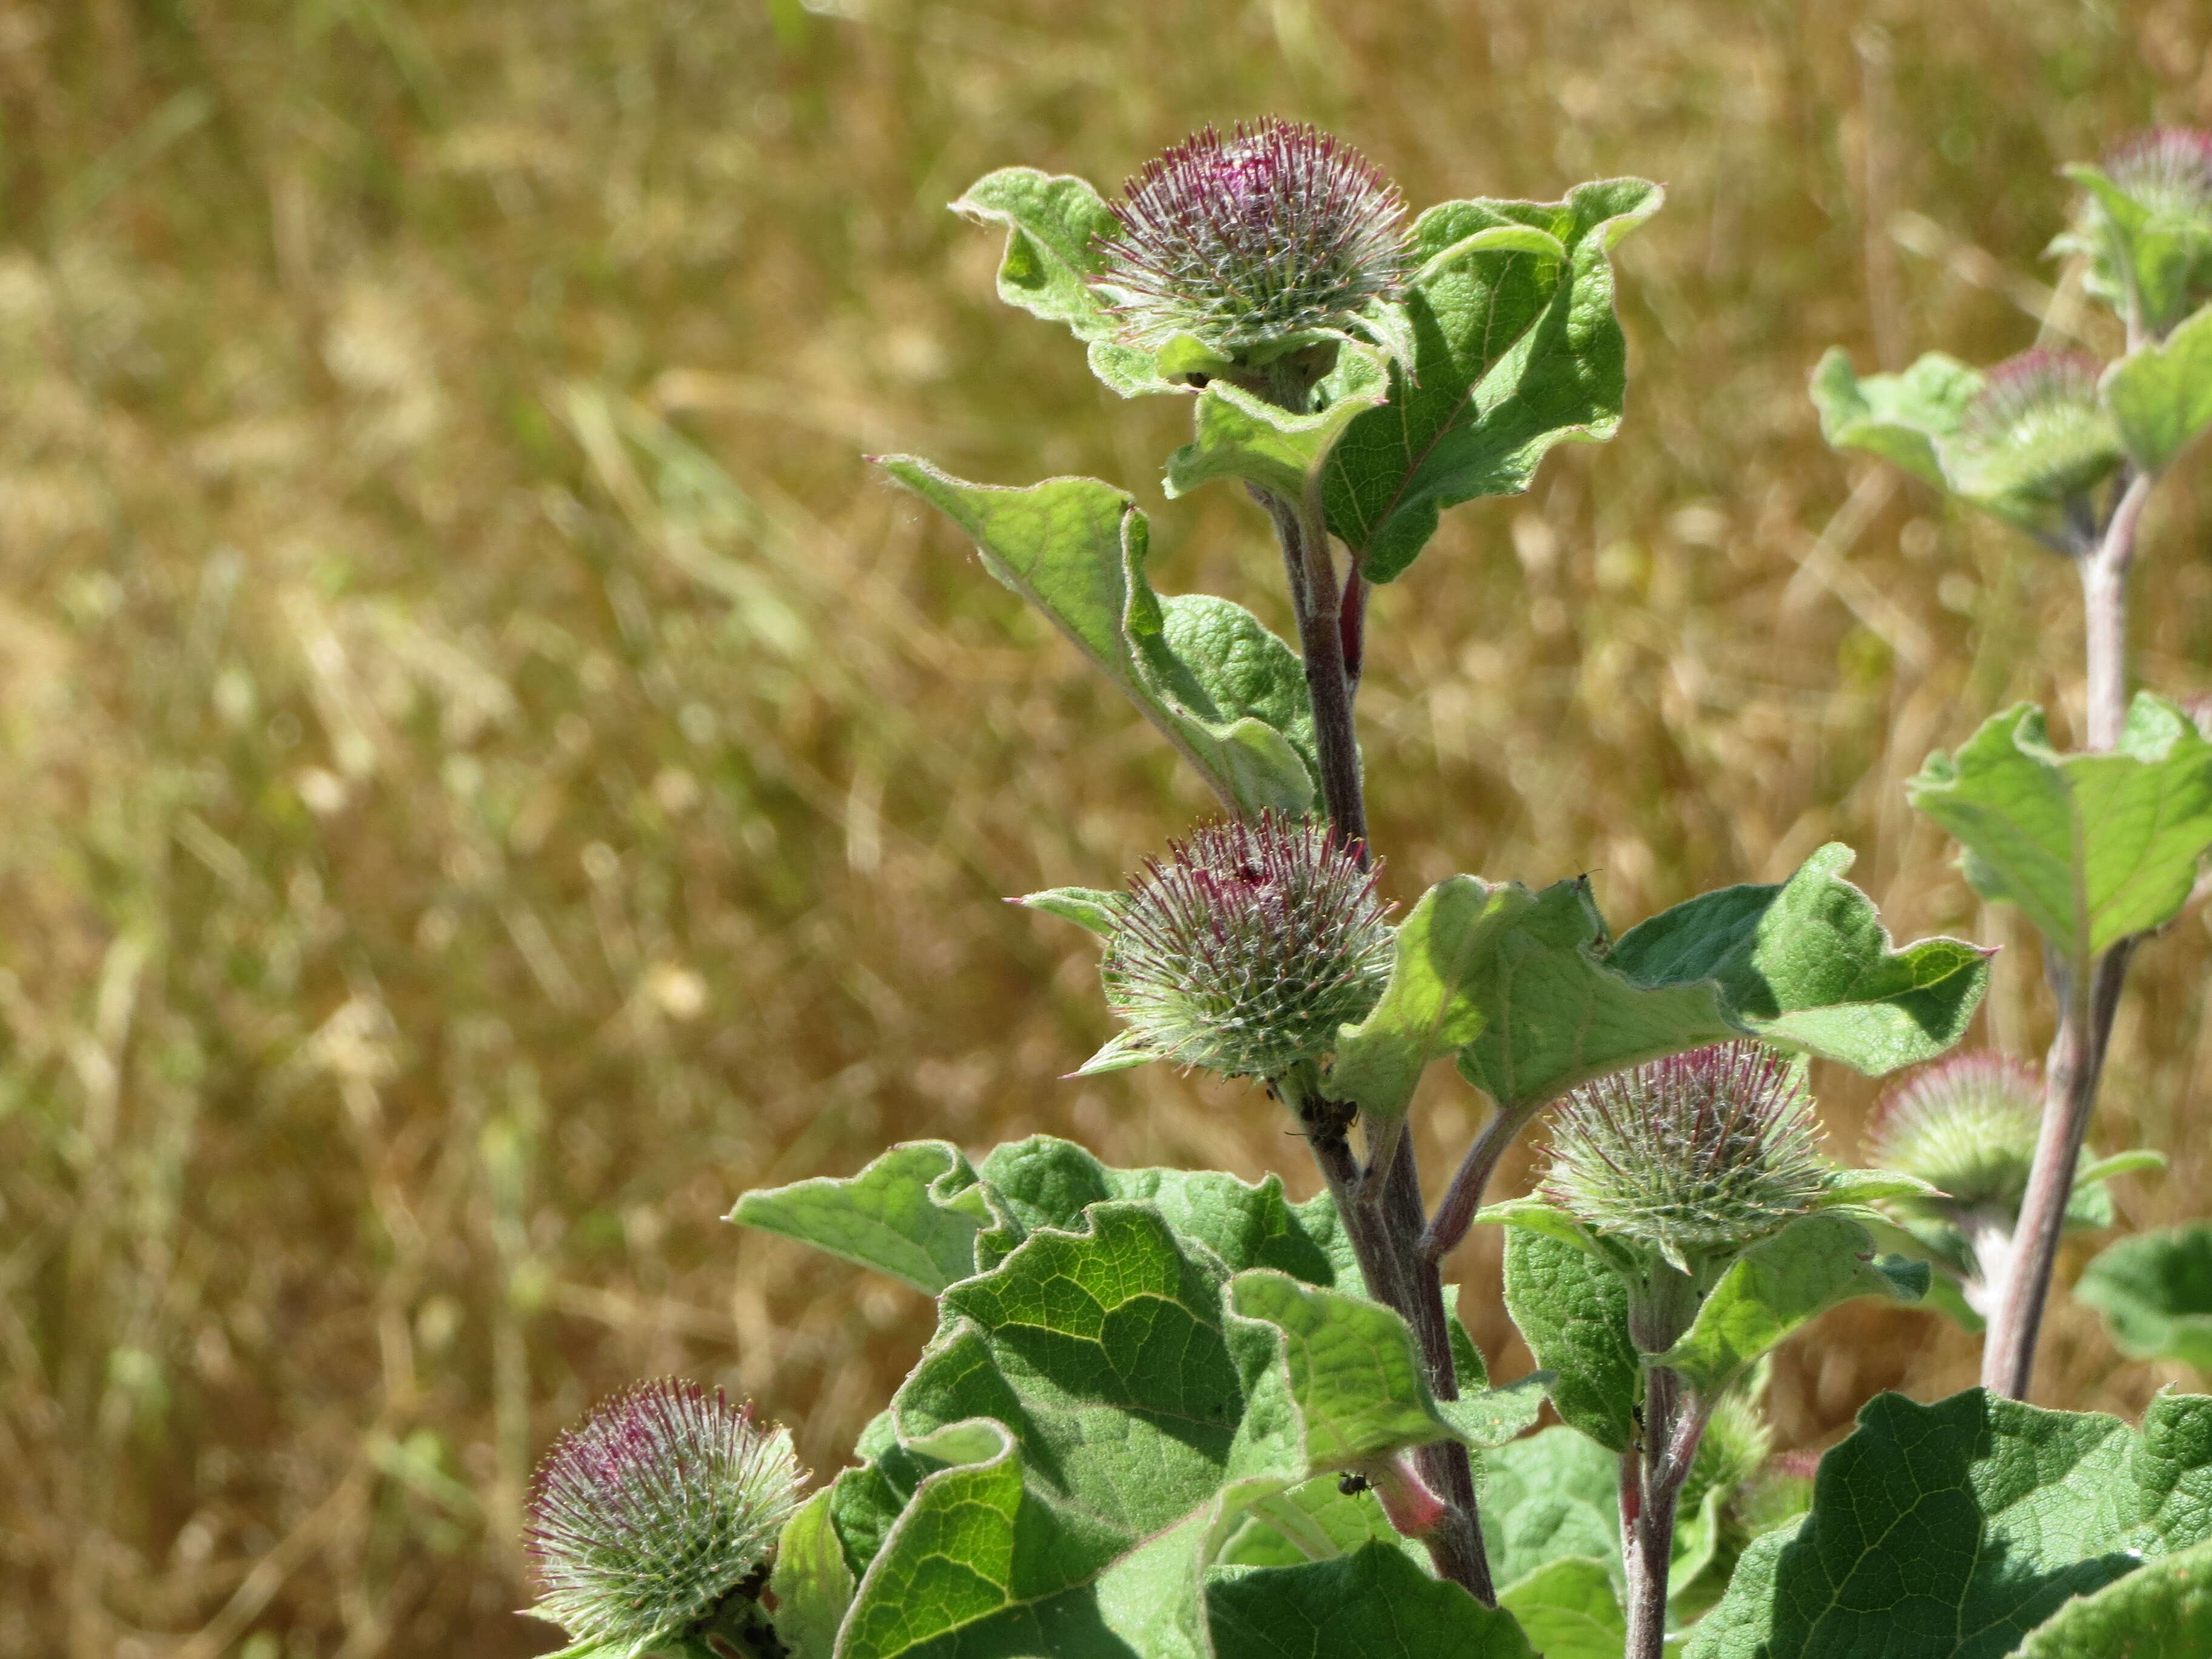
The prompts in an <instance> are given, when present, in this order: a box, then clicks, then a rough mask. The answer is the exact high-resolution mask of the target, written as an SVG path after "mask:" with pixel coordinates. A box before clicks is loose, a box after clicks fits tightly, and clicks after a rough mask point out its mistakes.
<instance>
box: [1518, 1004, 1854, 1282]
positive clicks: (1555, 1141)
mask: <svg viewBox="0 0 2212 1659" xmlns="http://www.w3.org/2000/svg"><path fill="white" fill-rule="evenodd" d="M1827 1188H1828V1173H1827V1165H1826V1164H1825V1163H1823V1162H1822V1160H1821V1158H1820V1154H1819V1152H1817V1150H1816V1149H1815V1146H1814V1123H1813V1101H1812V1097H1811V1096H1810V1095H1809V1094H1808V1093H1807V1092H1806V1090H1805V1086H1804V1084H1803V1082H1802V1079H1801V1077H1800V1075H1799V1073H1798V1072H1797V1071H1796V1068H1794V1067H1793V1066H1790V1064H1789V1062H1788V1061H1786V1060H1784V1059H1783V1058H1782V1057H1781V1056H1779V1055H1778V1054H1774V1053H1773V1052H1772V1051H1771V1050H1770V1049H1768V1048H1765V1047H1764V1046H1762V1045H1760V1044H1759V1043H1756V1042H1724V1043H1718V1044H1716V1045H1714V1046H1713V1047H1711V1048H1694V1049H1692V1050H1691V1051H1690V1052H1689V1053H1687V1054H1674V1055H1670V1056H1669V1057H1668V1058H1667V1059H1665V1060H1653V1061H1651V1062H1650V1064H1648V1065H1644V1066H1635V1067H1632V1069H1630V1070H1627V1071H1624V1072H1616V1073H1613V1074H1612V1075H1611V1076H1609V1077H1604V1078H1601V1079H1598V1080H1597V1081H1596V1082H1595V1083H1589V1084H1585V1085H1583V1086H1582V1087H1581V1088H1579V1089H1577V1090H1575V1091H1572V1092H1571V1093H1570V1094H1569V1095H1568V1096H1567V1097H1566V1101H1565V1104H1564V1105H1563V1106H1562V1107H1561V1108H1560V1110H1559V1117H1558V1119H1557V1120H1556V1121H1555V1122H1554V1124H1553V1130H1552V1164H1551V1169H1550V1170H1549V1171H1548V1172H1547V1175H1546V1176H1545V1181H1544V1193H1545V1195H1546V1196H1547V1197H1548V1198H1549V1199H1550V1200H1552V1201H1553V1203H1555V1204H1557V1205H1558V1206H1559V1207H1560V1208H1561V1209H1563V1210H1565V1211H1566V1212H1568V1213H1570V1214H1571V1215H1572V1216H1574V1217H1575V1218H1577V1219H1578V1220H1580V1221H1582V1222H1583V1223H1585V1224H1587V1225H1589V1226H1590V1227H1592V1228H1595V1230H1596V1231H1598V1232H1600V1233H1601V1234H1605V1235H1607V1236H1610V1237H1616V1238H1620V1239H1623V1240H1626V1241H1628V1242H1631V1243H1638V1244H1643V1245H1647V1246H1650V1247H1654V1248H1656V1249H1657V1250H1658V1251H1659V1252H1660V1254H1661V1255H1663V1256H1665V1257H1666V1258H1667V1260H1668V1261H1671V1262H1673V1263H1674V1265H1675V1266H1676V1267H1685V1266H1686V1262H1687V1261H1688V1258H1690V1257H1691V1256H1693V1255H1708V1254H1712V1253H1725V1252H1730V1251H1734V1250H1737V1249H1742V1248H1743V1247H1744V1246H1746V1245H1748V1244H1752V1243H1756V1242H1757V1241H1759V1239H1761V1238H1764V1237H1766V1236H1767V1235H1769V1234H1770V1233H1772V1232H1774V1231H1777V1230H1778V1228H1780V1227H1781V1226H1782V1225H1784V1223H1785V1222H1788V1221H1790V1220H1791V1219H1793V1218H1796V1217H1798V1216H1801V1215H1805V1214H1808V1213H1810V1212H1812V1211H1813V1210H1814V1209H1817V1208H1818V1207H1819V1206H1820V1203H1821V1201H1822V1200H1823V1198H1824V1197H1825V1195H1826V1191H1827Z"/></svg>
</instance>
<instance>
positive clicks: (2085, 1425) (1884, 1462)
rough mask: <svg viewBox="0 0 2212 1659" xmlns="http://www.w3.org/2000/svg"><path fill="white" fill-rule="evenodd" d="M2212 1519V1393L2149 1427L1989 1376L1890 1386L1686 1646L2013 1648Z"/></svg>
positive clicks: (2165, 1411)
mask: <svg viewBox="0 0 2212 1659" xmlns="http://www.w3.org/2000/svg"><path fill="white" fill-rule="evenodd" d="M2208 1531H2212V1398H2207V1397H2205V1396H2203V1395H2160V1396H2159V1397H2158V1398H2157V1399H2155V1400H2154V1401H2152V1402H2151V1405H2150V1408H2149V1409H2148V1411H2147V1412H2146V1413H2144V1417H2143V1425H2142V1430H2141V1431H2140V1432H2138V1431H2136V1430H2133V1429H2130V1427H2129V1426H2128V1425H2126V1424H2125V1423H2123V1422H2122V1421H2120V1419H2118V1418H2116V1417H2107V1416H2106V1415H2104V1414H2103V1413H2093V1412H2084V1413H2073V1412H2053V1411H2044V1410H2040V1409H2039V1408H2038V1407H2033V1406H2027V1405H2023V1404H2021V1403H2020V1402H2018V1401H2008V1400H1999V1399H1995V1398H1993V1397H1991V1396H1990V1395H1987V1394H1985V1393H1984V1391H1982V1390H1981V1389H1969V1390H1968V1391H1966V1393H1964V1394H1959V1395H1953V1396H1951V1398H1949V1399H1948V1400H1945V1401H1939V1402H1938V1403H1936V1404H1935V1405H1933V1406H1923V1405H1918V1404H1917V1403H1915V1402H1914V1401H1910V1400H1907V1399H1905V1398H1904V1397H1903V1396H1902V1395H1894V1394H1885V1395H1877V1396H1876V1397H1875V1399H1874V1400H1873V1401H1870V1402H1869V1404H1868V1406H1867V1407H1866V1408H1865V1409H1864V1410H1863V1411H1862V1412H1861V1413H1859V1424H1858V1427H1857V1430H1856V1431H1854V1432H1853V1433H1852V1434H1851V1435H1850V1437H1849V1438H1848V1439H1846V1440H1844V1442H1843V1443H1841V1444H1840V1445H1838V1446H1837V1447H1836V1448H1835V1449H1833V1450H1832V1451H1830V1452H1829V1453H1828V1455H1826V1457H1825V1458H1824V1459H1822V1460H1821V1463H1820V1474H1818V1476H1817V1477H1816V1478H1815V1480H1814V1496H1813V1508H1812V1510H1811V1512H1810V1513H1809V1514H1808V1515H1807V1516H1806V1517H1805V1519H1804V1520H1803V1521H1802V1522H1799V1523H1798V1524H1797V1525H1796V1527H1794V1528H1784V1529H1781V1530H1778V1531H1776V1532H1772V1533H1769V1534H1766V1535H1765V1537H1763V1538H1761V1539H1759V1540H1758V1541H1756V1542H1754V1543H1753V1545H1752V1546H1751V1547H1750V1548H1749V1549H1748V1550H1747V1551H1746V1552H1745V1553H1744V1557H1743V1560H1742V1562H1741V1565H1739V1566H1738V1567H1737V1569H1736V1572H1735V1578H1734V1579H1733V1580H1732V1581H1731V1582H1730V1583H1729V1588H1728V1591H1727V1593H1726V1594H1725V1595H1723V1596H1722V1598H1721V1601H1720V1603H1719V1605H1718V1606H1717V1607H1715V1608H1714V1609H1713V1610H1712V1612H1711V1613H1708V1614H1706V1616H1705V1619H1704V1620H1701V1621H1700V1622H1699V1624H1698V1625H1697V1626H1696V1627H1695V1628H1694V1629H1693V1630H1692V1632H1690V1638H1689V1642H1688V1644H1687V1646H1686V1649H1685V1659H1829V1656H1833V1655H1841V1654H1857V1653H1879V1654H1881V1655H1882V1656H1884V1659H1997V1656H2000V1655H2003V1654H2008V1653H2010V1652H2011V1651H2012V1650H2014V1649H2015V1647H2016V1646H2017V1645H2018V1644H2019V1643H2020V1642H2021V1639H2022V1638H2024V1637H2025V1636H2026V1635H2027V1633H2028V1632H2030V1631H2031V1630H2033V1629H2034V1628H2035V1627H2036V1626H2038V1625H2039V1624H2041V1623H2043V1622H2044V1620H2046V1619H2049V1618H2050V1617H2051V1615H2052V1614H2054V1613H2057V1611H2058V1609H2059V1608H2060V1607H2062V1606H2063V1604H2064V1603H2065V1602H2066V1601H2068V1600H2069V1598H2070V1597H2073V1596H2076V1595H2090V1594H2093V1592H2095V1591H2097V1590H2100V1589H2103V1588H2104V1587H2105V1586H2106V1585H2107V1584H2109V1583H2113V1582H2114V1581H2116V1580H2118V1579H2121V1578H2124V1577H2125V1576H2126V1575H2127V1574H2129V1573H2130V1572H2133V1571H2136V1568H2137V1567H2139V1566H2140V1565H2142V1562H2143V1561H2145V1560H2148V1559H2155V1558H2157V1557H2160V1556H2163V1555H2166V1554H2168V1553H2172V1552H2174V1551H2177V1550H2179V1549H2182V1548H2185V1547H2188V1546H2190V1545H2192V1544H2197V1543H2201V1542H2203V1541H2205V1538H2206V1535H2207V1533H2208Z"/></svg>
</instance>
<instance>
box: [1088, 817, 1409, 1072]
mask: <svg viewBox="0 0 2212 1659" xmlns="http://www.w3.org/2000/svg"><path fill="white" fill-rule="evenodd" d="M1375 880H1376V872H1374V871H1372V870H1366V869H1362V868H1361V867H1360V864H1359V859H1358V854H1357V852H1356V851H1355V850H1354V849H1353V848H1352V847H1347V846H1345V845H1343V844H1342V843H1340V842H1338V840H1337V838H1336V834H1335V831H1334V830H1333V829H1329V828H1328V827H1326V826H1325V825H1322V824H1319V823H1312V822H1310V821H1306V820H1301V819H1293V818H1289V817H1281V816H1279V815H1278V814H1275V813H1273V812H1263V813H1261V815H1260V816H1259V817H1253V818H1236V819H1231V820H1230V821H1228V822H1226V823H1216V824H1209V825H1206V827H1205V828H1203V829H1199V830H1197V831H1195V832H1194V834H1193V835H1192V836H1190V837H1189V838H1188V840H1186V841H1182V842H1170V845H1169V851H1168V857H1167V858H1166V860H1164V861H1162V860H1151V861H1149V862H1147V863H1146V866H1145V871H1144V873H1143V874H1142V875H1140V876H1139V877H1138V878H1137V879H1136V880H1135V881H1134V882H1133V883H1132V884H1130V888H1129V891H1128V895H1127V897H1126V898H1125V899H1124V900H1123V902H1122V904H1121V911H1120V914H1119V916H1118V918H1117V921H1118V926H1117V927H1115V932H1114V933H1113V935H1112V937H1111V938H1110V939H1108V941H1107V944H1106V954H1105V957H1104V960H1103V962H1102V963H1100V966H1099V978H1100V980H1101V981H1102V982H1103V985H1104V986H1105V989H1106V1000H1107V1001H1108V1002H1109V1004H1111V1005H1112V1006H1113V1007H1114V1009H1115V1012H1118V1013H1119V1014H1120V1015H1121V1018H1123V1019H1124V1020H1125V1021H1127V1024H1128V1028H1129V1029H1128V1030H1127V1031H1126V1032H1125V1033H1124V1034H1123V1035H1122V1036H1121V1037H1120V1038H1118V1039H1116V1045H1115V1046H1116V1047H1117V1048H1118V1049H1119V1051H1120V1052H1121V1054H1142V1055H1144V1056H1145V1057H1146V1058H1148V1059H1152V1060H1170V1061H1172V1062H1174V1063H1175V1064H1177V1065H1181V1066H1201V1067H1203V1068H1204V1069H1206V1070H1207V1071H1211V1072H1218V1073H1222V1074H1223V1075H1225V1076H1228V1077H1261V1078H1279V1077H1281V1076H1283V1075H1284V1074H1285V1073H1287V1072H1289V1071H1290V1070H1291V1068H1292V1067H1293V1066H1297V1065H1298V1064H1299V1063H1300V1062H1301V1061H1305V1060H1317V1059H1319V1058H1320V1057H1321V1056H1322V1055H1323V1054H1327V1053H1328V1052H1329V1051H1330V1050H1331V1049H1333V1048H1335V1046H1336V1034H1337V1028H1338V1027H1339V1026H1340V1025H1343V1024H1348V1023H1351V1022H1353V1021H1358V1020H1361V1019H1364V1018H1366V1017H1367V1015H1368V1014H1369V1012H1370V1011H1371V1010H1372V1009H1373V1008H1374V1006H1375V1003H1376V1000H1377V999H1378V998H1379V997H1380V996H1381V995H1382V994H1383V981H1385V979H1387V978H1388V977H1389V971H1390V954H1391V935H1390V928H1389V923H1388V921H1387V920H1386V918H1387V917H1388V915H1389V906H1388V905H1386V904H1385V903H1384V902H1383V901H1382V899H1381V898H1379V897H1378V896H1376V890H1375ZM1095 1063H1096V1062H1094V1064H1095Z"/></svg>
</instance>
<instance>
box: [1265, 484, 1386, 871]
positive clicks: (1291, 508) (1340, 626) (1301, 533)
mask: <svg viewBox="0 0 2212 1659" xmlns="http://www.w3.org/2000/svg"><path fill="white" fill-rule="evenodd" d="M1318 493H1319V492H1318V491H1317V490H1309V491H1308V492H1307V499H1306V500H1305V501H1286V500H1285V499H1284V498H1283V497H1282V496H1280V495H1272V494H1271V495H1267V496H1266V498H1265V505H1266V507H1267V515H1268V517H1269V518H1271V519H1273V520H1274V524H1275V538H1276V540H1277V541H1279V543H1280V544H1282V549H1283V565H1284V568H1285V574H1287V575H1288V577H1289V579H1290V587H1291V611H1292V613H1293V614H1294V615H1295V616H1296V617H1297V627H1298V654H1299V656H1300V658H1301V659H1303V661H1304V665H1305V673H1306V695H1307V696H1308V697H1309V698H1310V700H1311V702H1312V703H1313V716H1314V750H1315V758H1316V760H1318V761H1319V762H1320V763H1321V796H1322V807H1323V809H1324V810H1325V811H1327V812H1328V817H1329V822H1330V823H1333V824H1334V825H1335V826H1336V833H1337V836H1338V839H1340V840H1341V841H1343V842H1346V843H1353V842H1356V843H1358V847H1359V858H1360V862H1361V863H1362V864H1364V863H1365V862H1366V861H1367V847H1366V842H1367V803H1366V799H1365V797H1364V793H1363V791H1362V788H1361V785H1360V778H1359V738H1358V732H1357V731H1356V730H1355V728H1354V726H1353V724H1352V682H1351V680H1350V678H1348V677H1347V675H1346V671H1345V651H1344V647H1345V628H1344V613H1343V608H1342V607H1343V595H1342V593H1341V592H1340V590H1339V589H1338V586H1337V581H1336V562H1335V560H1334V558H1333V557H1332V556H1330V553H1329V548H1328V520H1327V519H1326V517H1325V516H1324V515H1323V513H1322V510H1321V502H1320V501H1319V499H1318Z"/></svg>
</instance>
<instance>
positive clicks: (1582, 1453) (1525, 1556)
mask: <svg viewBox="0 0 2212 1659" xmlns="http://www.w3.org/2000/svg"><path fill="white" fill-rule="evenodd" d="M1482 1470H1483V1486H1482V1537H1483V1541H1484V1543H1485V1544H1486V1545H1487V1546H1488V1547H1489V1550H1490V1570H1491V1572H1492V1576H1493V1577H1496V1578H1497V1579H1498V1582H1500V1583H1507V1584H1511V1583H1518V1582H1519V1581H1520V1580H1522V1579H1523V1578H1525V1577H1528V1575H1529V1574H1531V1573H1533V1572H1535V1571H1539V1570H1540V1569H1541V1568H1543V1567H1545V1566H1547V1565H1550V1564H1551V1563H1552V1562H1554V1561H1558V1560H1562V1559H1570V1558H1578V1557H1579V1558H1595V1559H1600V1560H1603V1561H1606V1562H1607V1563H1608V1564H1614V1563H1617V1562H1618V1561H1619V1559H1620V1507H1619V1494H1620V1459H1619V1458H1618V1457H1616V1456H1615V1455H1613V1453H1611V1452H1609V1451H1607V1450H1606V1449H1605V1448H1604V1447H1602V1446H1601V1445H1599V1444H1598V1443H1596V1442H1595V1441H1593V1440H1589V1439H1587V1438H1585V1437H1583V1436H1582V1435H1580V1434H1577V1432H1576V1431H1574V1430H1572V1429H1569V1428H1551V1429H1546V1430H1543V1431H1541V1432H1540V1433H1537V1434H1532V1435H1530V1436H1529V1437H1528V1438H1527V1439H1525V1440H1516V1441H1515V1442H1514V1443H1512V1444H1511V1445H1510V1446H1501V1447H1499V1448H1498V1449H1497V1450H1496V1451H1492V1452H1485V1453H1484V1454H1483V1456H1482ZM1611 1570H1612V1569H1611V1566H1610V1565H1609V1566H1608V1571H1611Z"/></svg>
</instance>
